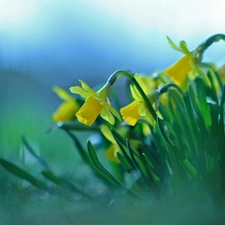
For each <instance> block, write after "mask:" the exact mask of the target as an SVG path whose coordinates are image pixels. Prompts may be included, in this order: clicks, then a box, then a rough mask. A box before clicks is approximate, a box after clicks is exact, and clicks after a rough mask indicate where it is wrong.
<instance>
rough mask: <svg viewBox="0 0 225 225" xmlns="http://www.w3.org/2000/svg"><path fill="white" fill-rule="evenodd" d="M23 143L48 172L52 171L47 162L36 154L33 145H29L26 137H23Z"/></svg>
mask: <svg viewBox="0 0 225 225" xmlns="http://www.w3.org/2000/svg"><path fill="white" fill-rule="evenodd" d="M22 141H23V144H24V146H25V147H26V149H27V150H28V151H29V152H30V154H31V155H32V156H33V157H34V158H35V159H37V161H38V162H39V163H40V164H41V165H42V166H43V167H44V168H45V169H46V170H47V171H51V170H50V168H49V166H48V164H47V163H46V162H45V160H44V159H42V158H41V157H40V156H38V155H37V154H36V152H35V151H34V150H33V148H32V147H31V145H30V144H29V143H28V141H27V140H26V138H25V137H24V136H22Z"/></svg>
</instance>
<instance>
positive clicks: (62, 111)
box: [52, 86, 80, 122]
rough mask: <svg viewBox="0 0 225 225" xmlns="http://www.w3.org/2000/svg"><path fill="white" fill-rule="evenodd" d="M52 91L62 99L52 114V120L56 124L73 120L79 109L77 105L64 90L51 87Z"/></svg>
mask: <svg viewBox="0 0 225 225" xmlns="http://www.w3.org/2000/svg"><path fill="white" fill-rule="evenodd" d="M53 91H54V92H55V93H56V94H57V95H58V96H59V97H60V98H61V99H62V100H64V102H63V103H62V104H61V105H60V106H59V107H58V109H57V110H56V111H55V112H54V113H53V115H52V118H53V120H54V121H56V122H60V121H62V122H64V121H70V120H72V119H73V118H75V113H76V112H77V111H78V109H79V108H80V106H79V104H78V103H77V102H76V101H75V99H74V98H73V97H72V96H70V95H69V94H68V93H67V92H66V91H65V90H63V89H62V88H60V87H56V86H55V87H53Z"/></svg>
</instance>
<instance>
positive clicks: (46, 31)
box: [0, 0, 225, 161]
mask: <svg viewBox="0 0 225 225" xmlns="http://www.w3.org/2000/svg"><path fill="white" fill-rule="evenodd" d="M0 12H1V13H0V152H1V154H0V155H1V156H2V155H3V156H4V157H10V156H11V154H12V152H13V154H14V153H15V152H17V153H18V156H19V151H20V149H21V141H20V136H21V135H22V134H24V135H25V136H26V137H27V138H28V139H29V140H30V141H32V142H33V143H34V144H35V145H36V146H37V148H38V149H41V154H43V155H44V156H45V154H49V155H48V157H52V159H55V158H57V157H58V156H57V152H58V151H56V150H55V149H60V148H61V149H67V148H68V149H69V148H70V144H71V143H70V142H69V141H68V140H69V139H68V138H67V137H64V136H65V135H64V134H62V133H60V131H56V132H55V133H54V134H48V135H46V134H45V130H46V129H47V128H48V127H49V126H50V125H51V114H52V112H53V111H54V110H55V109H56V108H57V106H58V105H59V104H60V102H61V101H60V99H58V97H57V96H56V95H55V93H53V92H52V91H51V88H52V86H53V85H58V86H61V87H63V88H66V89H68V88H69V87H70V86H73V85H78V79H82V80H84V81H86V82H87V83H88V84H90V86H94V85H97V84H99V83H103V82H104V81H105V80H106V79H107V78H108V76H109V75H110V74H112V73H113V72H114V71H115V70H117V69H128V70H131V71H132V72H140V73H152V72H154V71H155V70H163V69H164V68H166V67H167V66H169V65H170V64H171V63H173V62H175V61H176V60H177V59H178V58H179V57H180V56H181V54H180V53H179V52H176V51H174V50H173V49H171V47H170V46H169V45H168V43H167V39H166V35H168V36H169V37H170V38H171V39H172V40H173V41H174V42H175V43H177V44H178V43H179V41H180V40H185V41H186V42H187V44H188V46H189V48H190V49H194V48H195V47H196V46H197V45H198V44H200V43H201V42H202V41H204V40H205V39H206V38H207V37H209V36H210V35H212V34H215V33H224V30H225V29H224V28H225V25H224V24H225V14H224V3H223V1H222V0H214V1H210V0H205V1H197V0H189V1H178V0H171V1H166V0H120V1H118V0H64V1H60V0H0ZM204 60H206V61H207V60H212V61H214V62H218V64H222V63H224V43H218V44H215V45H213V46H212V47H211V48H210V49H209V50H208V51H207V52H206V54H205V57H204ZM123 82H124V80H123V79H121V81H119V82H118V84H117V87H119V88H120V87H121V88H122V87H123ZM14 155H15V154H14ZM65 155H66V154H65ZM54 157H55V158H54ZM66 160H71V157H68V158H66V156H65V161H66Z"/></svg>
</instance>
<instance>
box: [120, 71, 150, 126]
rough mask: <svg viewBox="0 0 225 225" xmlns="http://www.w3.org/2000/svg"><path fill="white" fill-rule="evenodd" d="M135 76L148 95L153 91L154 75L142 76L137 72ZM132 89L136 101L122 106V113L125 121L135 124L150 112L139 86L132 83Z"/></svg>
mask: <svg viewBox="0 0 225 225" xmlns="http://www.w3.org/2000/svg"><path fill="white" fill-rule="evenodd" d="M134 77H135V79H136V80H137V82H138V83H139V85H140V86H141V87H142V89H143V91H144V93H145V94H146V95H148V94H150V93H151V92H152V91H153V90H152V87H153V83H154V81H153V78H152V77H144V76H143V77H140V76H139V75H138V74H135V76H134ZM130 90H131V94H132V97H133V98H134V101H133V102H132V103H130V104H129V105H127V106H125V107H123V108H121V109H120V113H121V115H122V118H123V120H124V121H126V122H127V123H128V124H129V125H131V126H134V125H135V124H136V123H137V121H138V120H139V119H140V118H141V117H145V116H146V115H147V114H149V112H148V109H147V107H146V104H145V102H144V100H143V98H142V96H141V94H140V93H139V91H138V90H137V88H136V87H135V86H134V85H130ZM149 116H150V115H149Z"/></svg>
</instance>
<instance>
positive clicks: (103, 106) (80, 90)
mask: <svg viewBox="0 0 225 225" xmlns="http://www.w3.org/2000/svg"><path fill="white" fill-rule="evenodd" d="M79 81H80V83H81V86H82V87H79V86H75V87H71V88H70V91H71V92H72V93H75V94H79V95H80V96H81V97H83V98H85V99H86V101H85V103H84V104H83V106H82V107H81V108H80V109H79V111H78V112H77V113H76V117H77V119H78V120H79V121H80V122H81V123H83V124H85V125H88V126H91V125H92V124H93V123H94V121H95V120H96V118H97V117H98V115H99V114H100V115H101V117H102V118H103V119H105V120H106V121H108V122H109V123H110V124H112V125H113V124H114V123H115V118H114V116H116V117H117V118H118V119H119V120H120V115H119V113H118V112H117V111H116V110H115V109H114V108H113V107H112V106H111V105H110V104H109V103H108V102H107V98H108V96H107V86H103V87H102V88H101V89H100V90H98V91H97V92H95V91H94V90H93V89H91V88H90V87H89V86H88V85H87V84H86V83H85V82H84V81H82V80H79ZM113 115H114V116H113Z"/></svg>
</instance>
